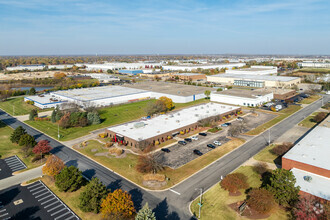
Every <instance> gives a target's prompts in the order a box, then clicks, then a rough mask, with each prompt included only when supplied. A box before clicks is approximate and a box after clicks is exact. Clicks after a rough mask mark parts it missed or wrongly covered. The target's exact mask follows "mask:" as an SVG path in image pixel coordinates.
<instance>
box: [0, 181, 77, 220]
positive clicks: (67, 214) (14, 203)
mask: <svg viewBox="0 0 330 220" xmlns="http://www.w3.org/2000/svg"><path fill="white" fill-rule="evenodd" d="M0 203H1V205H0V207H1V208H0V219H54V220H62V219H73V220H74V219H79V217H78V216H77V215H76V214H75V213H74V212H72V211H71V210H70V209H69V208H68V207H67V206H66V205H65V204H64V203H63V202H62V201H61V200H60V199H59V198H58V197H57V196H56V195H55V194H54V193H53V192H52V191H51V190H49V189H48V187H46V186H45V185H44V183H43V182H41V181H37V182H34V183H33V184H31V185H28V186H20V185H16V186H13V187H10V188H8V189H5V190H2V191H0Z"/></svg>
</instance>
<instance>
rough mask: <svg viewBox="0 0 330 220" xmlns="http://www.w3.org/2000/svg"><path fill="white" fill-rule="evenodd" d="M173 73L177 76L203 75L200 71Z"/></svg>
mask: <svg viewBox="0 0 330 220" xmlns="http://www.w3.org/2000/svg"><path fill="white" fill-rule="evenodd" d="M174 75H178V76H199V75H204V74H202V73H176V74H174Z"/></svg>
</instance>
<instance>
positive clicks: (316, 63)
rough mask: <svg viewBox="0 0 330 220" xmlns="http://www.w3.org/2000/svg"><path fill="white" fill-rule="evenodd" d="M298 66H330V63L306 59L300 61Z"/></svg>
mask: <svg viewBox="0 0 330 220" xmlns="http://www.w3.org/2000/svg"><path fill="white" fill-rule="evenodd" d="M298 66H299V67H307V68H330V63H326V62H314V61H305V62H301V63H298Z"/></svg>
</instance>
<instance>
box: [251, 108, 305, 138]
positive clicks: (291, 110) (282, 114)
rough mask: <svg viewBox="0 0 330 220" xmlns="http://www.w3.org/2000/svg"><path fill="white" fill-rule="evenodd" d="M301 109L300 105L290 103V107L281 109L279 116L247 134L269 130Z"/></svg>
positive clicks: (256, 133)
mask: <svg viewBox="0 0 330 220" xmlns="http://www.w3.org/2000/svg"><path fill="white" fill-rule="evenodd" d="M299 109H301V107H300V106H298V105H290V106H289V107H288V108H286V109H284V110H282V111H280V113H279V116H277V117H276V118H274V119H272V120H270V121H268V122H266V123H265V124H262V125H260V126H258V127H256V128H255V129H253V130H251V131H249V132H247V133H246V134H247V135H258V134H260V133H262V132H263V131H265V130H267V129H268V128H270V127H272V126H273V125H275V124H276V123H278V122H280V121H282V120H283V119H285V118H287V117H289V116H290V115H292V114H293V113H295V112H296V111H298V110H299Z"/></svg>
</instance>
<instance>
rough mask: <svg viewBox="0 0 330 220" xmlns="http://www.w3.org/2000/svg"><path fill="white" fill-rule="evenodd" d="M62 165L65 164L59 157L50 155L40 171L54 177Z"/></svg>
mask: <svg viewBox="0 0 330 220" xmlns="http://www.w3.org/2000/svg"><path fill="white" fill-rule="evenodd" d="M64 167H65V165H64V163H63V161H62V160H61V159H60V158H59V157H57V156H55V155H51V156H50V157H48V159H47V161H46V164H45V166H43V168H42V173H43V174H45V175H48V176H51V177H54V176H55V175H57V174H59V173H60V172H61V170H62V169H63V168H64Z"/></svg>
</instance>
